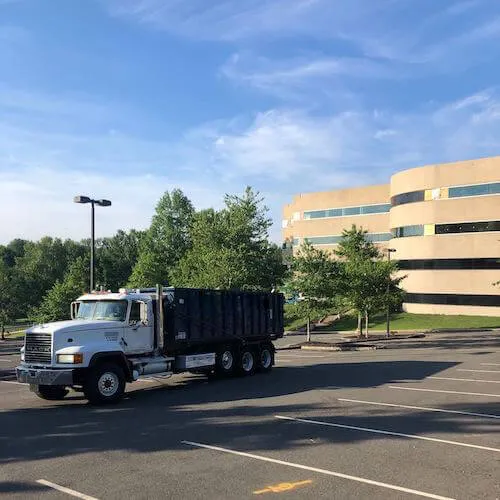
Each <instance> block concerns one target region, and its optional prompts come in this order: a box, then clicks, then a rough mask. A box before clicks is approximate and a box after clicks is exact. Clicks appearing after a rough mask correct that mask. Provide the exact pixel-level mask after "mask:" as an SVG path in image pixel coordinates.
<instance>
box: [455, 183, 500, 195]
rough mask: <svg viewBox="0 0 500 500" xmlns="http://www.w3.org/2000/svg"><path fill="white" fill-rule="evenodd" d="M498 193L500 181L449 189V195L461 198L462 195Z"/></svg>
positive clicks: (499, 191)
mask: <svg viewBox="0 0 500 500" xmlns="http://www.w3.org/2000/svg"><path fill="white" fill-rule="evenodd" d="M498 193H500V182H493V183H491V184H476V185H474V186H457V187H452V188H450V189H449V194H448V196H449V197H450V198H460V197H462V196H481V195H487V194H498Z"/></svg>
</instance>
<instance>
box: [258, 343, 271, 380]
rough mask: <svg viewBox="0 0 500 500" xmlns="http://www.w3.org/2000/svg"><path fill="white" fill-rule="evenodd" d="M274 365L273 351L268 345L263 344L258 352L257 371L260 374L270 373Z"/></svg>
mask: <svg viewBox="0 0 500 500" xmlns="http://www.w3.org/2000/svg"><path fill="white" fill-rule="evenodd" d="M273 365H274V349H273V347H272V346H271V345H269V344H264V345H262V346H261V348H260V350H259V360H258V369H259V371H260V372H264V373H265V372H270V371H271V370H272V369H273Z"/></svg>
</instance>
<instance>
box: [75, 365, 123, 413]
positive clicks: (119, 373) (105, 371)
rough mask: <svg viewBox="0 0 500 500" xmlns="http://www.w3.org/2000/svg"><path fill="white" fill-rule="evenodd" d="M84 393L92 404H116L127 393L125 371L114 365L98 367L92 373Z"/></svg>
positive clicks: (85, 385) (84, 387)
mask: <svg viewBox="0 0 500 500" xmlns="http://www.w3.org/2000/svg"><path fill="white" fill-rule="evenodd" d="M83 393H84V394H85V397H86V398H87V399H88V400H89V402H90V403H92V404H109V403H116V402H117V401H119V400H120V399H121V398H122V397H123V394H124V393H125V375H124V373H123V370H122V369H121V368H120V367H119V366H118V365H116V364H114V363H104V364H102V365H97V366H96V367H95V368H93V369H92V370H91V371H90V373H89V376H88V379H87V381H86V382H85V384H84V386H83Z"/></svg>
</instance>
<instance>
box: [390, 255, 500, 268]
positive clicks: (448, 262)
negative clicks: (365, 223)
mask: <svg viewBox="0 0 500 500" xmlns="http://www.w3.org/2000/svg"><path fill="white" fill-rule="evenodd" d="M398 268H399V269H401V270H403V271H444V270H446V271H450V270H465V269H467V270H479V269H500V259H495V258H491V259H490V258H484V259H482V258H477V259H474V258H467V259H413V260H399V261H398Z"/></svg>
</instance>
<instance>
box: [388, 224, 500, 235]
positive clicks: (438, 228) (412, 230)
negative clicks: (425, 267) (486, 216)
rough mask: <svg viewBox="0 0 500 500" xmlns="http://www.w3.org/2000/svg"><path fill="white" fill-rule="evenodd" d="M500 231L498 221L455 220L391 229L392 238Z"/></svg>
mask: <svg viewBox="0 0 500 500" xmlns="http://www.w3.org/2000/svg"><path fill="white" fill-rule="evenodd" d="M487 231H500V221H495V220H493V221H480V222H456V223H454V224H435V225H434V224H424V225H418V226H403V227H395V228H393V229H392V234H393V237H394V238H406V237H407V236H423V235H425V236H430V235H432V234H458V233H482V232H487Z"/></svg>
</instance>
